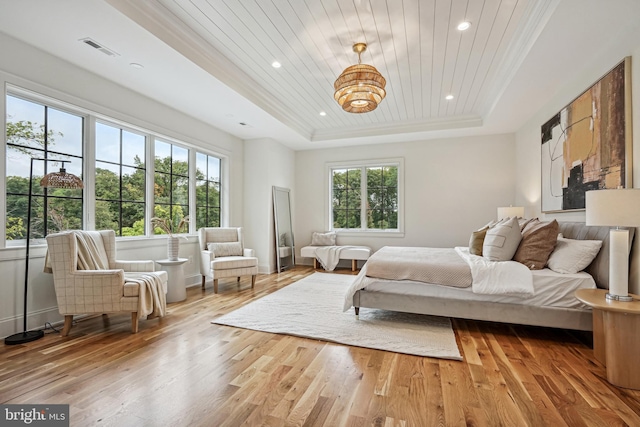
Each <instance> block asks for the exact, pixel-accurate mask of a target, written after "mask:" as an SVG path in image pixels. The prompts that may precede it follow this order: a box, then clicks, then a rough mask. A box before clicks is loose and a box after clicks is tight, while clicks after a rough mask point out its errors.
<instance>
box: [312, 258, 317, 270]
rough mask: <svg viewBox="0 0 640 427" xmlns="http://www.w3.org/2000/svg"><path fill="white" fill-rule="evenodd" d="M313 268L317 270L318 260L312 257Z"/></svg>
mask: <svg viewBox="0 0 640 427" xmlns="http://www.w3.org/2000/svg"><path fill="white" fill-rule="evenodd" d="M313 269H314V270H317V269H318V260H317V259H315V258H314V259H313Z"/></svg>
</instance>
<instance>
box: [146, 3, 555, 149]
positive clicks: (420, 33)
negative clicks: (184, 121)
mask: <svg viewBox="0 0 640 427" xmlns="http://www.w3.org/2000/svg"><path fill="white" fill-rule="evenodd" d="M148 4H153V6H149V7H153V8H156V10H155V11H156V12H157V13H158V16H162V17H164V19H165V22H164V24H165V25H164V30H163V31H172V32H173V33H174V36H175V34H180V35H179V37H184V34H187V33H189V34H196V35H197V37H198V38H200V40H202V41H204V43H200V44H199V46H198V47H199V49H203V46H204V49H210V52H209V55H211V56H215V57H217V58H218V60H220V61H224V62H227V63H228V67H230V69H232V70H233V69H236V70H237V73H233V72H232V73H231V75H232V77H229V76H228V75H227V76H226V77H225V76H220V75H218V76H216V77H218V78H220V79H221V80H222V81H223V82H225V83H227V84H228V85H229V86H231V87H232V88H233V87H236V86H238V85H242V86H243V87H245V88H246V87H249V88H250V90H249V91H246V90H245V91H244V95H245V96H246V97H247V98H249V99H250V100H251V98H252V96H255V98H256V99H257V100H260V99H262V100H264V99H268V100H269V101H267V102H266V104H265V103H264V102H263V103H262V104H260V105H266V107H264V108H265V109H266V110H267V112H270V111H269V108H270V107H269V106H270V105H271V106H274V107H275V108H274V109H275V110H278V111H279V115H278V114H276V116H279V117H282V116H287V117H286V120H287V121H290V122H293V123H295V127H296V128H297V129H298V130H300V131H301V133H303V134H306V135H305V136H307V137H308V138H310V139H331V138H339V137H341V136H344V135H346V134H349V135H350V136H354V135H357V133H358V132H359V131H364V130H366V129H368V128H369V129H370V128H371V127H374V128H376V129H378V130H379V131H380V132H387V133H389V132H408V131H419V130H429V129H435V128H438V127H440V128H443V127H464V126H473V125H476V126H479V125H480V124H481V123H482V118H483V117H485V116H486V115H487V114H488V113H489V112H490V109H491V108H492V106H493V105H494V104H495V102H496V101H497V99H498V97H499V96H500V94H501V90H502V88H503V86H504V85H505V84H506V83H507V82H508V79H509V78H510V76H511V75H512V73H513V72H515V70H516V69H517V66H518V65H519V62H520V61H521V60H522V58H524V56H525V55H526V53H527V51H528V47H529V46H531V44H532V43H533V41H534V40H535V37H537V34H538V33H539V30H540V29H541V27H542V26H543V25H544V23H545V22H544V18H543V17H544V16H545V14H546V13H548V12H549V10H550V9H552V8H553V7H555V2H554V1H553V0H547V1H545V0H242V1H240V0H189V1H184V0H158V1H156V2H149V3H148ZM462 21H469V22H471V27H470V28H469V29H468V30H466V31H459V30H458V29H457V25H458V24H459V23H460V22H462ZM171 28H173V30H171ZM178 29H179V31H178ZM355 42H365V43H367V45H368V49H367V51H366V52H365V53H364V54H363V56H362V62H363V63H367V64H371V65H373V66H375V67H376V68H377V69H378V71H379V72H380V73H381V74H382V75H383V76H384V77H385V78H386V80H387V86H386V90H387V96H386V98H385V99H384V100H383V101H382V103H381V105H380V106H379V107H378V109H377V110H375V111H373V112H370V113H366V114H350V113H346V112H344V111H342V109H341V108H340V106H339V105H338V104H337V103H336V102H335V101H334V99H333V92H334V89H333V82H334V80H335V79H336V78H337V77H338V76H339V75H340V73H341V72H342V71H343V70H344V69H345V68H346V67H348V66H349V65H353V64H355V63H357V55H356V54H355V53H354V52H353V51H352V45H353V44H354V43H355ZM174 48H175V46H174ZM178 50H179V49H178ZM274 61H278V62H280V63H281V64H282V67H281V68H278V69H276V68H273V67H272V65H271V64H272V63H273V62H274ZM234 74H235V77H234ZM247 78H248V79H249V81H247ZM234 79H237V81H234ZM240 80H243V81H242V82H241V81H240ZM446 95H453V99H451V100H447V99H445V97H446ZM321 111H323V112H326V115H325V116H321V115H320V112H321Z"/></svg>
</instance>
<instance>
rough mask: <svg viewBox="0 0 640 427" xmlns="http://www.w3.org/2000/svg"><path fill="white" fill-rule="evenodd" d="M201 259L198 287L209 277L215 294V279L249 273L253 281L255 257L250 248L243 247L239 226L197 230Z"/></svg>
mask: <svg viewBox="0 0 640 427" xmlns="http://www.w3.org/2000/svg"><path fill="white" fill-rule="evenodd" d="M198 241H199V242H200V250H201V258H200V273H201V274H202V288H203V289H204V283H205V280H206V278H207V277H212V278H213V292H214V293H218V279H224V278H227V277H237V278H238V282H240V276H249V275H250V276H251V287H252V288H253V287H254V286H255V284H256V275H257V274H258V258H256V257H255V251H254V250H253V249H247V248H245V247H244V241H243V238H242V228H241V227H240V228H236V227H229V228H223V227H203V228H201V229H199V230H198Z"/></svg>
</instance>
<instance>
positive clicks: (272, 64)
mask: <svg viewBox="0 0 640 427" xmlns="http://www.w3.org/2000/svg"><path fill="white" fill-rule="evenodd" d="M271 66H272V67H273V68H280V67H282V64H281V63H279V62H278V61H273V62H272V63H271Z"/></svg>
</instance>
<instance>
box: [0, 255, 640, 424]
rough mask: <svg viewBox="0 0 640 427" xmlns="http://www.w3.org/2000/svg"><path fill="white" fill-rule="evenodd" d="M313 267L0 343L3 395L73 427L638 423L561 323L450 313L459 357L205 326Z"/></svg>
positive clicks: (624, 395) (630, 403) (639, 409)
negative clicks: (146, 316)
mask: <svg viewBox="0 0 640 427" xmlns="http://www.w3.org/2000/svg"><path fill="white" fill-rule="evenodd" d="M340 272H341V273H344V274H351V272H350V271H348V270H341V271H340ZM311 273H313V270H312V269H311V268H308V267H298V268H296V269H294V270H291V271H289V272H286V273H282V274H280V275H276V274H273V275H268V276H267V275H264V276H259V279H258V281H257V283H256V287H255V290H251V289H250V283H249V281H248V280H247V279H243V281H242V282H241V286H240V290H239V291H238V288H237V286H236V284H235V280H231V281H228V282H225V281H221V285H220V293H219V294H218V295H215V294H213V290H212V285H211V283H210V282H208V283H207V288H206V289H205V290H204V291H202V290H201V289H200V288H199V287H196V288H190V289H189V290H188V292H187V294H188V297H187V300H186V301H184V302H181V303H176V304H170V305H169V315H168V316H167V317H166V318H164V319H160V320H157V319H156V320H146V321H140V332H139V333H138V334H135V335H134V334H131V333H130V329H129V328H130V316H129V315H126V314H123V315H110V316H109V318H108V320H107V321H106V322H105V319H103V318H102V317H100V316H97V317H93V318H89V319H84V320H82V321H79V322H77V324H76V325H74V327H73V328H72V329H71V333H70V335H69V337H67V338H62V337H61V336H60V335H59V334H57V333H50V334H47V335H46V336H45V338H44V339H41V340H39V341H35V342H32V343H29V344H26V345H22V346H13V347H10V346H4V345H3V346H2V347H1V348H0V403H51V404H53V403H68V404H70V405H71V425H74V426H76V425H77V426H118V427H121V426H239V425H247V426H262V425H268V426H287V425H304V426H321V425H323V426H343V425H346V426H370V425H375V426H421V427H422V426H425V427H430V426H439V425H452V426H464V425H470V426H494V425H504V426H525V425H529V426H545V425H547V426H564V425H568V426H583V425H599V426H613V425H630V426H640V392H635V391H630V390H624V389H619V388H616V387H614V386H612V385H610V384H609V383H607V381H606V377H605V370H604V368H603V367H602V365H600V364H599V363H597V362H595V361H594V359H593V351H592V349H591V348H590V347H588V346H587V345H585V344H583V343H582V342H581V341H583V340H581V339H578V338H579V336H578V335H576V334H572V333H568V332H566V331H562V330H553V329H545V328H532V327H523V326H513V325H506V324H495V323H487V322H474V321H463V320H454V322H453V323H454V329H455V331H456V337H457V340H458V344H459V347H460V350H461V352H462V353H463V356H464V360H465V361H464V362H458V361H451V360H440V359H431V358H426V357H418V356H408V355H401V354H396V353H388V352H384V351H378V350H369V349H363V348H356V347H348V346H343V345H337V344H330V343H325V342H321V341H316V340H310V339H303V338H295V337H290V336H284V335H273V334H268V333H262V332H255V331H249V330H243V329H235V328H231V327H227V326H219V325H214V324H211V323H210V321H211V320H212V319H213V318H214V317H216V316H218V315H220V314H223V313H227V312H229V311H231V310H233V309H234V308H236V307H238V306H240V305H242V304H245V303H247V302H249V301H252V300H255V299H257V298H260V297H262V296H264V295H266V294H268V293H270V292H273V291H275V290H277V289H279V288H281V287H283V286H286V285H288V284H290V283H292V282H293V281H296V280H299V279H301V278H302V277H304V276H307V275H309V274H311ZM639 368H640V364H639Z"/></svg>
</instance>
